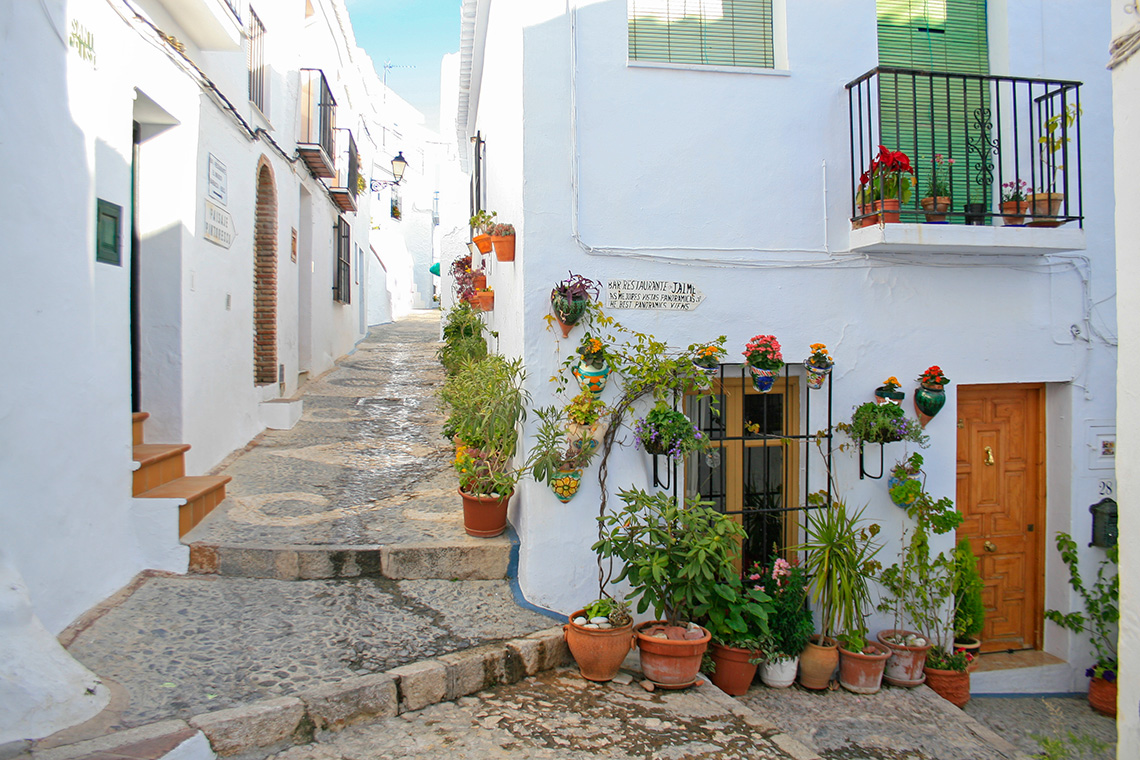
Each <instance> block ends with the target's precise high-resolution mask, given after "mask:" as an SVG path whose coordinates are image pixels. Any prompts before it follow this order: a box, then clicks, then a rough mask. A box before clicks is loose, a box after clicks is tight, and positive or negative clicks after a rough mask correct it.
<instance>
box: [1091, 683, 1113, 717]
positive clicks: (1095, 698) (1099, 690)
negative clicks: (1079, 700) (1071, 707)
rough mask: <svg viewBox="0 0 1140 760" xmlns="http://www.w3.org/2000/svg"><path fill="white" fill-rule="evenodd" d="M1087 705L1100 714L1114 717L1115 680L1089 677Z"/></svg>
mask: <svg viewBox="0 0 1140 760" xmlns="http://www.w3.org/2000/svg"><path fill="white" fill-rule="evenodd" d="M1089 707H1091V708H1092V709H1094V710H1096V711H1097V712H1098V713H1100V714H1101V715H1107V716H1108V717H1110V718H1115V717H1116V681H1106V680H1104V679H1103V678H1091V679H1089Z"/></svg>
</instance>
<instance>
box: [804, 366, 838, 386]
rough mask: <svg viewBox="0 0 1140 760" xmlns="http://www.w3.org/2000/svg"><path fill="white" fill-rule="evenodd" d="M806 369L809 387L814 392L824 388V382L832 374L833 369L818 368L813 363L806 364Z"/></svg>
mask: <svg viewBox="0 0 1140 760" xmlns="http://www.w3.org/2000/svg"><path fill="white" fill-rule="evenodd" d="M804 369H805V370H807V387H808V388H810V389H811V390H813V391H818V390H819V389H820V388H822V387H823V381H824V380H826V379H827V376H828V375H830V374H831V367H817V366H815V365H814V364H812V363H811V362H804Z"/></svg>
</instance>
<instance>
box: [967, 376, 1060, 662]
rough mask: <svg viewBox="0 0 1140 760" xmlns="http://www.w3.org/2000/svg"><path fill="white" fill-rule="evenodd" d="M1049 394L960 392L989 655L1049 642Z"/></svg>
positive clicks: (988, 388) (1032, 390) (970, 522)
mask: <svg viewBox="0 0 1140 760" xmlns="http://www.w3.org/2000/svg"><path fill="white" fill-rule="evenodd" d="M1043 394H1044V388H1043V387H1042V386H1040V385H973V386H959V388H958V488H957V491H958V494H957V495H958V509H959V510H960V511H961V512H962V514H963V516H964V518H965V519H964V520H963V522H962V525H961V526H960V527H959V528H958V538H963V537H966V538H969V539H970V546H971V548H973V550H974V554H975V555H977V557H978V569H979V570H980V572H981V575H982V581H983V583H984V584H985V588H984V591H983V600H984V602H985V606H986V622H985V628H984V630H983V631H982V651H983V652H994V651H1004V650H1007V649H1039V648H1040V647H1041V644H1042V630H1043V623H1042V618H1043V615H1042V605H1043V598H1044V566H1043V564H1042V561H1043V558H1044V538H1043V537H1044V535H1045V509H1044V505H1045V464H1044V454H1045V426H1044V395H1043Z"/></svg>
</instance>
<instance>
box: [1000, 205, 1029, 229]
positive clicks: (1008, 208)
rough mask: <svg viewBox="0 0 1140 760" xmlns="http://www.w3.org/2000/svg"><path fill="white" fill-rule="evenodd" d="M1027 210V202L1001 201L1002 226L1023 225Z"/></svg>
mask: <svg viewBox="0 0 1140 760" xmlns="http://www.w3.org/2000/svg"><path fill="white" fill-rule="evenodd" d="M1028 210H1029V201H1002V202H1001V215H1002V219H1001V221H1002V224H1004V225H1006V226H1007V227H1010V226H1016V225H1019V224H1025V212H1026V211H1028Z"/></svg>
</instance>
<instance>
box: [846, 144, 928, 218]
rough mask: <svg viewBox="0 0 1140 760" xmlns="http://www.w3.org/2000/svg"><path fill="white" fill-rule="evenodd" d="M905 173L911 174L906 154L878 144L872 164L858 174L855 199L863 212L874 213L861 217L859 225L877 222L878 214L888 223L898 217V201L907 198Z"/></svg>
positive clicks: (909, 182) (907, 180)
mask: <svg viewBox="0 0 1140 760" xmlns="http://www.w3.org/2000/svg"><path fill="white" fill-rule="evenodd" d="M908 174H914V169H912V168H911V165H910V158H909V157H908V156H907V154H905V153H903V152H902V151H901V150H888V149H887V148H886V146H884V145H880V146H879V155H878V156H877V157H876V158H874V159H872V160H871V168H870V169H869V170H867V171H865V172H863V173H862V174H861V175H860V176H859V192H858V193H857V197H856V202H857V203H859V204H860V210H861V212H862V213H863V214H864V215H866V214H874V216H869V217H866V218H864V219H863V222H862V225H861V226H864V227H866V226H870V225H872V224H878V223H879V219H880V217H881V218H882V221H883V222H885V223H888V224H890V223H894V222H898V221H899V207H900V205H901V204H903V203H906V202H907V201H909V200H910V186H911V178H910V177H908V176H906V175H908ZM880 211H882V212H883V213H882V214H880V213H879V212H880Z"/></svg>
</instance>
